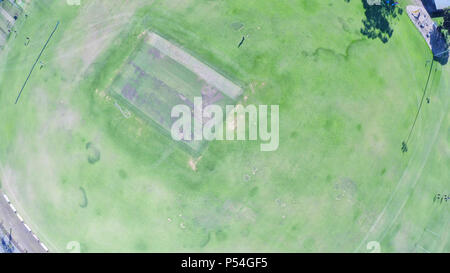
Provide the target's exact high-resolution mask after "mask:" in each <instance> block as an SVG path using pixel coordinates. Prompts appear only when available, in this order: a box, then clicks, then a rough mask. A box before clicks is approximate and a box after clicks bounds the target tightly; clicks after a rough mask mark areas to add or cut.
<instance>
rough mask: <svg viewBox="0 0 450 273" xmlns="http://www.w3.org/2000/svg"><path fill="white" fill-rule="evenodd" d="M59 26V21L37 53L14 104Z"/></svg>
mask: <svg viewBox="0 0 450 273" xmlns="http://www.w3.org/2000/svg"><path fill="white" fill-rule="evenodd" d="M58 26H59V21H58V22H57V23H56V26H55V28H54V29H53V32H52V33H51V34H50V37H48V40H47V42H46V43H45V45H44V47H43V48H42V50H41V52H40V53H39V56H38V57H37V59H36V62H34V64H33V66H32V67H31V70H30V73H29V74H28V77H27V79H26V80H25V82H24V83H23V86H22V89H20V92H19V95H18V96H17V99H16V102H15V104H17V102H18V101H19V99H20V96H21V95H22V92H23V89H24V88H25V86H26V85H27V82H28V80H29V79H30V77H31V73H33V70H34V68H35V67H36V64H37V62H38V61H39V59H40V58H41V56H42V53H43V52H44V50H45V48H46V47H47V45H48V43H49V42H50V39H51V38H52V37H53V34H55V32H56V30H57V29H58Z"/></svg>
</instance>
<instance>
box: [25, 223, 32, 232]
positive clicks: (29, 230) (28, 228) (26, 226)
mask: <svg viewBox="0 0 450 273" xmlns="http://www.w3.org/2000/svg"><path fill="white" fill-rule="evenodd" d="M23 225H24V226H25V228H26V229H27V230H28V232H31V228H30V227H29V226H28V225H27V224H23Z"/></svg>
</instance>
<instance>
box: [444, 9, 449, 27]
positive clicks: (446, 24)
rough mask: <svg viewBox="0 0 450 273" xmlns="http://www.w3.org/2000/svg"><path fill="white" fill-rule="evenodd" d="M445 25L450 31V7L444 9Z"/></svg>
mask: <svg viewBox="0 0 450 273" xmlns="http://www.w3.org/2000/svg"><path fill="white" fill-rule="evenodd" d="M443 27H444V28H445V29H446V30H447V31H448V32H450V8H448V9H446V10H445V11H444V24H443Z"/></svg>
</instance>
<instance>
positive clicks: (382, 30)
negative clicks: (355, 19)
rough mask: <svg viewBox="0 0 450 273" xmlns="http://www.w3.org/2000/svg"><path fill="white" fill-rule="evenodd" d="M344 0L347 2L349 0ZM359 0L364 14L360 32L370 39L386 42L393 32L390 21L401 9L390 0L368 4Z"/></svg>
mask: <svg viewBox="0 0 450 273" xmlns="http://www.w3.org/2000/svg"><path fill="white" fill-rule="evenodd" d="M344 1H345V2H347V3H348V2H350V1H351V0H344ZM361 1H362V3H363V7H364V10H365V11H364V14H365V16H366V18H364V19H363V20H362V23H363V27H362V28H361V34H363V35H364V36H367V37H368V38H370V39H380V40H381V41H382V42H383V43H387V42H388V41H389V39H390V38H391V37H392V34H393V33H394V30H393V29H392V27H391V22H392V21H393V20H394V19H396V18H397V17H398V16H400V15H402V14H403V9H402V8H401V7H399V6H398V5H396V4H393V3H394V1H392V0H391V1H387V0H381V1H380V2H379V4H368V2H367V1H366V0H361Z"/></svg>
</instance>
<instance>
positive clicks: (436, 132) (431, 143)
mask: <svg viewBox="0 0 450 273" xmlns="http://www.w3.org/2000/svg"><path fill="white" fill-rule="evenodd" d="M444 87H445V86H444ZM443 96H444V97H445V94H444V95H443ZM443 107H444V109H445V111H441V114H440V117H439V121H438V123H437V125H436V128H435V130H434V131H433V133H432V136H431V137H430V134H428V137H429V138H431V140H432V141H426V142H424V143H427V144H428V145H427V147H426V149H427V150H426V151H423V150H422V152H421V153H420V151H417V150H416V152H415V153H414V155H413V156H412V157H411V158H410V160H409V162H408V165H407V166H406V168H405V170H404V171H403V175H402V177H401V178H400V180H399V182H398V183H397V186H396V188H395V190H394V191H393V193H392V194H391V196H390V198H389V200H388V202H387V203H386V205H385V206H384V208H383V210H382V211H381V213H380V214H379V215H378V217H377V219H376V221H375V222H374V223H373V225H372V226H371V227H370V229H369V231H368V232H367V234H366V236H365V237H364V238H363V240H362V241H361V243H360V244H359V246H358V247H357V248H356V249H355V250H354V252H358V251H359V250H360V248H361V247H362V245H363V244H364V242H365V241H367V239H368V237H369V236H370V235H371V233H373V232H374V230H375V228H376V226H377V225H378V223H379V222H380V220H381V219H382V218H383V217H384V215H385V214H386V211H387V209H388V207H390V206H391V204H392V201H393V199H394V197H395V195H396V193H397V192H398V190H399V189H400V186H402V185H403V184H404V183H406V185H408V184H411V183H410V181H414V183H413V184H412V188H414V187H415V186H416V184H417V182H418V180H419V178H420V177H421V175H422V171H423V169H424V168H425V165H426V163H427V161H428V157H429V155H430V153H431V150H432V148H433V147H434V144H435V142H436V139H437V137H438V135H439V132H440V130H441V126H442V121H443V119H444V117H445V115H447V112H448V103H446V104H445V105H444V106H443ZM419 153H420V155H423V154H424V153H425V157H424V158H423V160H422V162H421V166H420V168H419V169H418V170H417V171H414V172H413V173H416V174H415V175H414V176H415V178H416V179H414V178H411V179H409V181H408V179H407V178H406V176H407V175H408V174H410V173H411V172H409V169H408V168H410V166H411V163H412V162H413V161H416V157H417V156H416V155H417V154H419ZM405 181H406V182H405ZM409 197H410V195H408V196H407V197H406V200H405V201H403V202H404V204H403V205H402V206H401V207H400V209H398V210H397V213H396V216H394V218H393V220H391V221H390V223H388V224H387V225H388V226H387V228H385V229H383V230H382V231H380V232H379V233H380V234H382V236H385V235H386V232H387V230H389V228H390V227H391V226H392V225H393V223H394V221H395V219H396V218H397V217H398V215H399V214H400V212H401V211H402V210H403V208H404V205H405V204H406V201H407V199H409ZM377 238H380V236H377ZM381 238H383V237H381Z"/></svg>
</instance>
